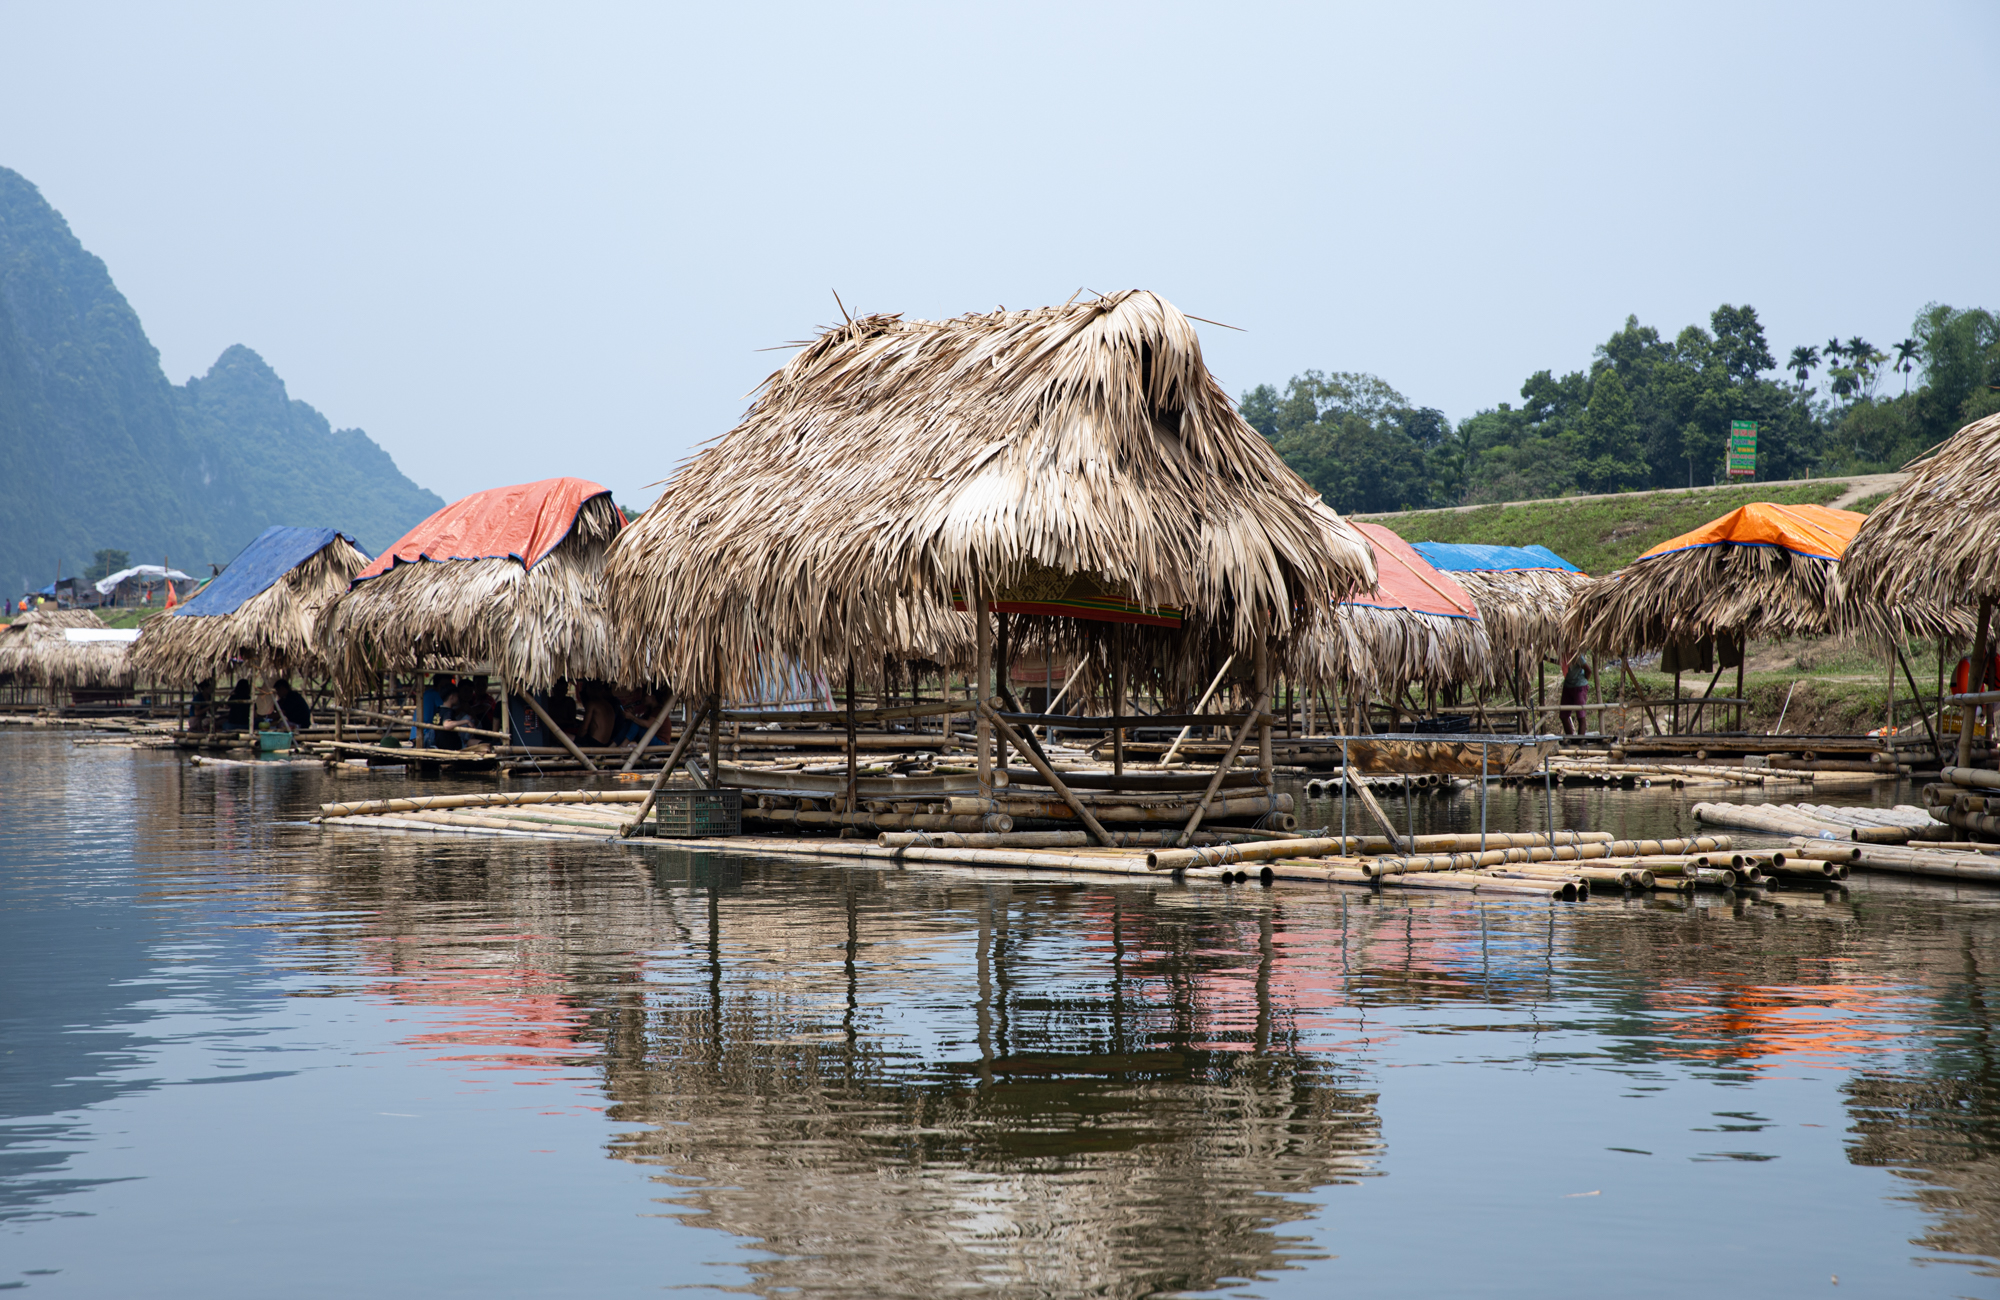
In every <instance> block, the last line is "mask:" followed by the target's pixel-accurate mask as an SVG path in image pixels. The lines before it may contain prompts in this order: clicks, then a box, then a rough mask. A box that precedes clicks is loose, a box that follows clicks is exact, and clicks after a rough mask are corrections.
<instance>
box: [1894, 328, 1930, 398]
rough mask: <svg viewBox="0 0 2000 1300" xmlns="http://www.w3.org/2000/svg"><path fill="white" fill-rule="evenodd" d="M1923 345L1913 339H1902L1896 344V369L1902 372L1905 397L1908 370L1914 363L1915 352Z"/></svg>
mask: <svg viewBox="0 0 2000 1300" xmlns="http://www.w3.org/2000/svg"><path fill="white" fill-rule="evenodd" d="M1923 346H1924V345H1923V344H1921V343H1919V342H1917V341H1916V340H1915V339H1904V340H1903V341H1902V342H1901V343H1898V344H1897V345H1896V369H1898V370H1900V371H1902V372H1903V396H1905V397H1908V396H1909V395H1910V370H1911V369H1912V367H1914V366H1915V365H1916V363H1917V353H1919V352H1921V351H1922V350H1923Z"/></svg>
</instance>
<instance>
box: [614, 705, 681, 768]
mask: <svg viewBox="0 0 2000 1300" xmlns="http://www.w3.org/2000/svg"><path fill="white" fill-rule="evenodd" d="M673 711H674V698H673V696H671V695H669V696H668V697H667V702H666V703H665V704H664V705H662V706H661V708H660V716H659V717H657V718H654V719H653V725H652V726H650V727H648V728H646V734H645V735H643V736H641V737H639V743H638V744H636V745H634V746H633V747H632V756H631V757H630V758H628V759H626V760H625V766H623V767H621V768H619V769H618V770H619V771H621V772H629V771H631V770H632V765H633V764H634V763H637V762H638V761H639V755H641V754H643V753H645V752H646V746H648V745H650V744H652V743H653V737H655V736H657V735H659V734H660V728H661V727H663V726H665V725H666V722H667V715H668V714H669V713H672V712H673Z"/></svg>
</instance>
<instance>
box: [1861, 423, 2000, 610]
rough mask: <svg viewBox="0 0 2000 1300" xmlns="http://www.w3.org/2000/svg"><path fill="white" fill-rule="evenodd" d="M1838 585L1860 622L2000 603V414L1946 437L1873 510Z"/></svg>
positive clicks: (1969, 425)
mask: <svg viewBox="0 0 2000 1300" xmlns="http://www.w3.org/2000/svg"><path fill="white" fill-rule="evenodd" d="M1840 580H1841V585H1842V587H1843V588H1844V591H1843V600H1844V601H1845V602H1847V603H1849V604H1851V605H1853V606H1854V607H1855V616H1856V617H1857V618H1866V617H1869V616H1870V615H1871V613H1872V614H1873V616H1875V617H1883V616H1887V615H1893V614H1897V613H1903V614H1904V615H1905V616H1906V617H1916V618H1923V617H1924V616H1925V613H1926V611H1924V610H1923V609H1922V608H1921V604H1922V603H1924V602H1928V604H1929V605H1930V606H1931V607H1932V610H1933V611H1934V610H1935V609H1938V608H1948V607H1951V606H1954V605H1962V604H1964V603H1966V602H1968V601H1974V600H1978V599H1981V598H1989V599H2000V415H1989V416H1987V417H1986V418H1985V419H1983V420H1978V421H1975V422H1974V423H1972V424H1968V425H1966V426H1965V427H1964V428H1963V429H1960V430H1959V431H1958V432H1957V433H1955V434H1953V435H1952V436H1951V437H1949V438H1947V439H1946V440H1945V441H1944V442H1943V443H1942V444H1941V445H1940V446H1939V447H1938V448H1937V450H1936V451H1934V452H1932V453H1931V454H1930V456H1929V457H1928V458H1926V459H1924V460H1923V461H1922V462H1920V463H1919V464H1918V465H1917V466H1916V467H1915V469H1914V472H1912V473H1911V475H1910V477H1909V478H1908V479H1907V480H1905V482H1904V483H1903V485H1902V486H1901V487H1899V488H1897V489H1896V490H1895V492H1894V493H1892V494H1891V495H1890V497H1889V499H1888V500H1887V501H1884V502H1883V503H1882V504H1881V505H1879V506H1877V507H1876V508H1875V510H1874V511H1873V513H1871V514H1870V515H1869V516H1868V518H1867V522H1866V523H1864V524H1863V525H1862V526H1861V529H1860V531H1859V532H1857V533H1856V534H1855V535H1854V541H1853V542H1852V543H1851V544H1850V545H1849V546H1848V548H1847V554H1846V555H1844V556H1842V557H1841V561H1840Z"/></svg>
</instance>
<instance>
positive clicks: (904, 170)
mask: <svg viewBox="0 0 2000 1300" xmlns="http://www.w3.org/2000/svg"><path fill="white" fill-rule="evenodd" d="M1996 104H2000V5H1996V4H1992V3H1978V4H1934V5H1933V4H1911V3H1900V4H1893V5H1884V4H1870V5H1853V4H1839V3H1812V4H1795V5H1781V4H1769V5H1757V4H1743V3H1729V4H1715V5H1704V4H1691V3H1673V4H1662V5H1655V6H1641V5H1632V4H1611V3H1606V4H1597V5H1526V4H1508V5H1490V6H1470V5H1465V6H1460V5H1418V4H1371V5H1365V6H1363V5H1356V6H1335V5H1313V6H1297V7H1288V6H1275V5H1269V6H1257V5H1246V4H1228V5H1213V4H1210V5H1200V6H1192V5H1190V6H1176V5H1165V4H1146V5H1138V4H1133V5H1096V4H1089V3H1067V4H1056V5H1046V6H1031V5H1023V4H1008V5H988V6H944V5H922V6H908V7H892V6H866V7H858V6H856V7H850V6H838V5H812V6H799V7H791V8H763V7H756V6H748V5H743V6H736V5H725V6H703V7H700V8H693V7H689V8H680V9H676V8H672V7H668V6H663V5H639V6H614V5H595V6H593V5H574V4H571V5H560V6H558V5H545V6H536V7H525V6H524V7H511V8H510V7H507V6H503V5H498V4H492V3H482V4H478V5H464V6H445V5H412V4H406V3H398V4H389V5H371V4H365V3H356V2H354V0H344V2H343V3H341V4H338V5H323V6H318V7H307V6H293V5H272V4H264V3H259V4H246V5H223V4H202V3H181V4H171V5H141V4H136V3H133V4H124V5H92V4H85V3H78V2H76V0H62V2H61V3H40V4H23V3H11V2H6V3H0V165H6V166H9V167H13V168H15V169H17V170H19V171H20V172H22V173H23V174H25V175H26V176H27V177H28V178H29V179H30V180H32V181H34V182H35V183H36V184H37V185H39V186H40V187H41V189H42V192H43V193H44V194H45V195H46V196H47V197H48V198H49V200H50V201H51V202H52V203H54V204H55V205H56V207H58V208H59V209H60V210H61V211H62V212H63V213H64V215H66V216H67V217H68V218H69V221H70V223H71V225H72V226H73V227H74V229H75V230H76V232H77V234H78V235H79V236H80V237H81V238H82V240H83V241H84V243H85V244H86V245H88V246H89V247H90V248H91V249H92V250H93V251H95V252H96V253H98V254H99V255H100V256H102V257H103V258H104V259H105V260H106V261H107V262H108V263H109V264H110V267H111V271H112V274H113V275H114V276H115V277H116V279H117V281H118V284H119V286H120V287H121V288H122V289H123V290H124V291H125V294H126V296H127V297H129V298H130V299H131V300H132V303H133V305H134V306H135V307H136V308H137V309H138V311H139V313H140V315H141V317H142V318H143V319H144V321H145V324H146V328H147V330H148V331H149V333H150V334H151V336H152V338H153V341H154V343H155V344H156V345H157V346H158V347H159V349H160V351H161V353H162V355H163V358H164V361H165V364H166V369H167V373H168V375H169V376H170V377H172V378H173V379H175V380H176V381H179V380H181V379H184V378H186V377H187V376H188V375H190V374H193V373H199V372H201V371H204V370H206V369H207V367H208V365H209V364H210V362H212V361H213V360H214V358H215V357H216V355H217V354H218V353H220V352H221V351H222V350H223V348H225V347H227V346H228V345H230V344H232V343H238V342H241V343H245V344H248V345H249V346H251V347H253V348H255V349H257V350H258V351H259V352H261V353H262V354H263V355H264V356H265V357H266V358H267V359H268V360H269V361H270V362H271V363H272V364H273V365H274V366H275V367H276V368H277V370H278V371H279V373H280V374H282V375H283V376H284V377H285V379H286V381H287V382H288V383H289V384H290V386H291V391H292V393H293V395H294V396H297V397H301V398H304V399H305V400H307V401H310V402H312V403H313V404H314V405H315V406H317V407H319V408H320V409H321V410H322V411H324V412H325V413H326V414H327V416H328V417H329V418H330V419H332V420H333V421H334V423H335V424H337V425H343V426H345V425H360V426H362V427H364V428H366V429H367V430H368V431H369V432H370V433H371V434H373V435H374V436H375V438H376V439H377V440H378V441H379V442H381V443H382V444H383V445H384V446H385V447H387V448H388V449H389V451H390V452H391V453H392V454H394V456H395V457H396V460H397V462H398V463H399V464H400V465H401V466H402V467H403V469H404V470H405V471H406V472H407V473H409V474H410V475H411V476H412V477H414V478H415V479H417V481H419V482H421V483H423V484H424V485H426V486H428V487H432V488H435V489H436V490H437V491H439V492H441V493H443V494H445V495H446V496H455V495H458V494H461V493H464V492H467V491H471V490H474V489H477V488H480V487H487V486H491V485H493V484H496V483H502V482H512V481H519V480H523V479H529V478H538V477H543V476H547V475H552V474H563V473H569V474H579V475H583V476H585V477H589V478H595V479H598V480H600V481H602V482H604V483H606V484H609V485H610V486H611V487H613V488H614V489H616V491H617V494H618V496H619V498H620V499H621V500H624V501H627V502H631V503H635V504H642V505H643V504H646V503H649V502H650V501H651V498H652V494H651V493H649V492H644V491H642V490H641V489H642V485H644V484H647V483H651V482H653V481H654V480H657V479H660V478H663V477H665V476H666V475H667V474H668V472H669V471H670V470H671V469H672V468H673V466H674V465H675V463H676V462H677V461H678V460H679V459H680V458H681V457H682V456H684V455H685V454H686V453H687V452H688V451H689V450H690V449H691V448H692V447H693V446H695V445H696V444H697V443H699V442H701V441H703V440H705V439H707V438H710V437H712V436H714V435H716V434H719V433H721V432H723V431H724V430H726V429H727V428H729V426H730V425H732V424H733V423H734V422H735V419H736V417H737V416H738V415H739V414H740V413H741V411H742V409H743V406H744V400H743V399H744V395H745V394H746V393H748V392H749V390H750V389H752V388H753V387H755V386H756V385H757V384H758V383H759V382H760V381H761V380H762V378H763V377H764V375H766V374H767V373H768V372H769V371H770V370H771V369H773V368H774V367H775V366H776V365H778V364H780V363H781V361H782V357H783V354H782V353H772V352H758V351H757V349H759V348H765V347H769V346H771V345H773V344H778V343H782V342H785V341H787V340H793V339H798V338H802V337H804V336H805V335H806V334H808V333H809V332H810V331H812V330H813V329H814V328H815V327H818V326H822V325H824V324H826V323H827V322H828V321H829V320H834V319H837V318H838V317H837V311H836V308H835V307H834V303H833V298H832V296H831V294H830V293H829V290H830V289H833V288H838V289H839V291H840V293H841V294H842V296H843V297H844V298H845V299H846V301H847V304H848V307H849V308H850V309H854V310H865V311H885V310H886V311H903V312H907V313H909V314H911V315H919V316H933V317H934V316H949V315H956V314H958V313H960V312H964V311H969V310H975V309H977V310H988V309H990V308H992V307H993V306H994V305H996V304H1001V303H1004V304H1006V305H1008V306H1015V307H1019V306H1032V305H1037V304H1042V303H1047V302H1060V301H1062V300H1063V299H1065V298H1067V297H1069V296H1070V294H1071V293H1073V292H1074V291H1075V290H1076V289H1077V288H1078V287H1080V286H1088V287H1090V288H1092V289H1099V290H1111V289H1117V288H1124V287H1131V286H1143V287H1147V288H1151V289H1155V290H1158V291H1159V292H1161V293H1163V294H1165V295H1166V296H1167V297H1168V298H1169V299H1171V300H1172V301H1173V302H1175V303H1176V304H1178V305H1179V306H1180V307H1181V308H1182V309H1183V310H1184V311H1187V312H1190V313H1192V314H1195V315H1199V316H1206V317H1211V318H1213V319H1216V320H1220V321H1227V322H1229V323H1231V324H1233V325H1239V326H1242V327H1244V328H1245V329H1246V330H1247V331H1248V332H1247V333H1241V334H1238V333H1231V332H1229V331H1227V330H1221V329H1214V328H1210V327H1204V328H1203V345H1204V348H1205V349H1206V352H1207V356H1208V359H1209V362H1210V364H1211V365H1212V366H1213V367H1214V368H1215V370H1216V371H1217V372H1218V373H1219V374H1220V376H1221V377H1222V380H1223V382H1224V383H1225V384H1226V385H1227V386H1228V388H1229V389H1230V391H1231V392H1241V391H1242V390H1243V389H1245V388H1247V387H1249V386H1251V385H1253V384H1256V383H1260V382H1265V381H1270V382H1274V383H1282V382H1283V381H1284V380H1285V379H1286V378H1287V377H1288V376H1290V375H1292V374H1294V373H1296V372H1298V371H1299V370H1302V369H1305V368H1307V367H1319V368H1321V369H1329V370H1334V369H1339V370H1368V371H1373V372H1375V373H1377V374H1380V375H1381V376H1383V377H1384V378H1385V379H1387V380H1389V381H1390V382H1391V383H1393V384H1394V385H1396V386H1397V387H1398V388H1400V389H1401V390H1402V391H1403V392H1404V393H1406V394H1407V395H1408V396H1409V397H1410V398H1412V399H1413V400H1415V401H1417V402H1419V403H1423V404H1426V405H1434V406H1438V407H1441V408H1442V409H1443V410H1444V411H1445V412H1446V413H1447V414H1449V415H1450V416H1452V417H1454V418H1459V417H1463V416H1465V415H1468V414H1470V413H1472V412H1473V411H1475V410H1477V409H1480V408H1482V407H1486V406H1491V405H1493V404H1495V403H1496V402H1499V401H1502V400H1509V399H1513V398H1515V397H1516V395H1517V390H1518V389H1519V386H1520V383H1521V380H1522V379H1523V378H1524V377H1525V376H1526V375H1527V374H1528V373H1530V372H1531V371H1533V370H1536V369H1540V368H1543V367H1551V368H1555V369H1557V370H1558V371H1561V370H1564V369H1575V368H1579V367H1581V366H1583V365H1585V364H1587V363H1588V360H1589V357H1590V349H1591V348H1592V347H1593V346H1594V345H1595V344H1597V343H1598V342H1600V341H1601V340H1602V339H1603V338H1604V337H1605V336H1606V335H1608V334H1609V333H1610V332H1611V331H1612V330H1613V329H1615V328H1616V327H1617V326H1618V324H1619V323H1620V322H1621V321H1622V320H1623V319H1624V318H1625V316H1626V314H1627V313H1637V314H1638V316H1639V318H1640V319H1641V320H1642V321H1645V322H1647V323H1649V324H1654V325H1657V326H1658V327H1660V328H1661V329H1662V330H1663V331H1664V332H1668V333H1672V332H1674V331H1677V330H1678V329H1680V328H1681V327H1682V326H1683V325H1686V324H1688V323H1690V322H1697V321H1698V322H1703V323H1705V322H1706V319H1707V314H1708V312H1709V311H1711V310H1712V309H1713V308H1714V307H1715V306H1716V305H1717V304H1718V303H1721V302H1725V301H1726V302H1731V303H1743V302H1748V303H1751V304H1754V305H1755V306H1756V307H1757V309H1758V310H1759V311H1760V312H1761V313H1762V315H1763V318H1764V321H1765V323H1766V325H1767V327H1768V329H1769V332H1770V337H1771V342H1772V345H1773V348H1774V350H1776V351H1778V353H1779V356H1780V358H1781V359H1782V357H1783V354H1784V351H1785V350H1786V349H1788V348H1789V347H1790V346H1792V345H1793V344H1795V343H1801V342H1812V343H1820V342H1823V341H1824V340H1825V339H1826V338H1827V337H1828V336H1829V335H1831V334H1835V333H1838V334H1840V335H1842V336H1846V335H1850V334H1855V333H1860V334H1863V335H1865V336H1867V337H1868V338H1869V339H1870V340H1871V341H1873V342H1875V343H1877V344H1878V345H1885V344H1888V343H1891V342H1893V341H1894V340H1895V339H1897V338H1900V337H1902V336H1903V335H1904V334H1905V333H1906V332H1907V331H1908V328H1909V323H1910V320H1911V317H1912V316H1913V315H1914V313H1915V312H1916V310H1917V309H1918V308H1919V307H1920V306H1921V305H1922V304H1923V303H1924V302H1926V301H1928V300H1934V299H1935V300H1942V301H1947V302H1951V303H1954V304H1959V305H1972V304H1979V305H1984V306H1987V307H2000V247H1996V245H2000V239H1996V235H1995V231H1996V217H1995V213H1996V211H2000V203H1996V200H2000V179H1997V178H2000V168H1996V167H1995V160H1994V146H1995V141H1996V140H2000V131H1996V129H1995V128H1996V120H1995V119H1996V107H1995V106H1996Z"/></svg>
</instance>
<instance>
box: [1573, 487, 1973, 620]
mask: <svg viewBox="0 0 2000 1300" xmlns="http://www.w3.org/2000/svg"><path fill="white" fill-rule="evenodd" d="M1866 518H1867V516H1866V515H1860V514H1856V513H1855V512H1854V511H1852V510H1832V509H1829V508H1827V507H1826V506H1810V505H1808V506H1781V505H1773V504H1771V503H1769V502H1755V503H1753V504H1751V505H1747V506H1743V507H1742V508H1740V509H1737V510H1733V511H1731V512H1730V513H1729V514H1726V515H1724V516H1722V517H1721V518H1720V519H1716V520H1712V521H1711V522H1709V523H1706V524H1703V525H1702V526H1701V527H1700V528H1697V529H1695V530H1694V531H1693V532H1690V533H1685V534H1683V535H1681V536H1680V537H1676V538H1673V539H1671V540H1669V541H1665V542H1662V543H1660V544H1659V545H1658V546H1655V547H1654V548H1653V549H1652V550H1650V551H1647V552H1646V553H1645V554H1644V555H1641V556H1640V557H1639V558H1638V559H1636V560H1634V561H1633V562H1632V563H1631V564H1628V565H1626V566H1625V567H1624V568H1622V569H1620V570H1618V571H1617V572H1615V573H1612V574H1609V575H1608V576H1606V577H1603V578H1599V579H1597V580H1595V581H1594V582H1592V583H1591V584H1590V585H1589V586H1587V587H1585V588H1584V590H1583V591H1582V592H1580V593H1579V594H1578V595H1577V597H1576V599H1575V601H1574V603H1572V604H1571V606H1570V611H1569V615H1568V617H1567V618H1566V619H1565V621H1564V633H1565V635H1566V636H1568V637H1569V638H1570V639H1571V642H1572V644H1574V645H1576V646H1578V647H1581V648H1585V649H1592V650H1598V651H1601V652H1604V653H1609V654H1632V653H1636V652H1638V651H1641V650H1648V649H1653V648H1656V647H1659V646H1665V645H1668V644H1672V643H1689V642H1697V641H1701V640H1704V639H1706V638H1708V637H1711V636H1715V635H1717V634H1723V633H1726V634H1729V635H1732V636H1739V637H1790V636H1825V635H1848V634H1853V633H1864V634H1875V635H1880V634H1882V633H1884V632H1886V631H1887V624H1885V623H1883V622H1881V621H1880V620H1878V621H1877V622H1876V623H1874V624H1872V625H1871V624H1869V623H1865V622H1862V621H1859V620H1857V619H1856V618H1854V617H1853V616H1852V612H1851V611H1850V610H1847V609H1844V608H1843V606H1842V603H1841V601H1840V598H1839V594H1838V590H1837V583H1836V579H1835V566H1836V564H1838V562H1839V560H1840V557H1841V555H1842V553H1843V552H1844V551H1845V550H1846V549H1847V546H1848V544H1849V542H1850V541H1851V540H1852V539H1853V537H1854V535H1855V533H1856V531H1857V530H1858V529H1859V528H1860V527H1861V524H1862V522H1863V521H1864V520H1865V519H1866ZM1911 612H1912V615H1913V617H1911V618H1909V619H1904V620H1901V621H1900V622H1901V626H1902V627H1904V628H1905V629H1907V630H1911V631H1915V630H1918V629H1920V628H1922V627H1924V626H1926V625H1927V624H1929V625H1934V626H1937V627H1947V626H1952V625H1953V620H1952V618H1951V617H1950V615H1949V613H1948V612H1947V611H1941V610H1939V609H1937V608H1936V607H1934V606H1925V607H1923V608H1922V609H1917V608H1916V607H1912V611H1911Z"/></svg>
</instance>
